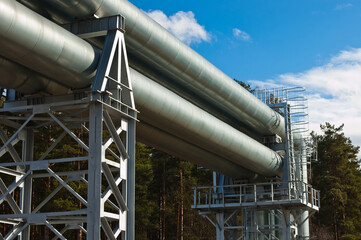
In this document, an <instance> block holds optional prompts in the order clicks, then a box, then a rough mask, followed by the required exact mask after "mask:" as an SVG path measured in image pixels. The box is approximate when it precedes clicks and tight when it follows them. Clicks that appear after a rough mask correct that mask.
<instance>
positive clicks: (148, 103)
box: [0, 61, 281, 177]
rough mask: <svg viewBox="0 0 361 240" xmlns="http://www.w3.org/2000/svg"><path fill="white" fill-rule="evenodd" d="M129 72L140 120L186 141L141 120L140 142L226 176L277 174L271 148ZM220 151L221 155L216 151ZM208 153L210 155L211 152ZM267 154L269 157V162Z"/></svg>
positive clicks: (0, 70) (2, 69)
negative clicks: (251, 173)
mask: <svg viewBox="0 0 361 240" xmlns="http://www.w3.org/2000/svg"><path fill="white" fill-rule="evenodd" d="M9 62H10V61H9ZM10 63H11V62H10ZM6 67H7V66H6V65H0V75H1V76H3V77H6V76H7V75H6V74H4V73H6V71H7V68H6ZM15 67H17V68H15ZM12 69H14V70H15V71H14V72H20V73H21V72H23V69H22V68H21V66H20V65H19V64H15V63H12ZM130 74H131V75H130V77H131V79H132V83H133V88H134V95H135V98H136V101H137V106H138V109H139V110H140V112H141V113H140V114H139V118H140V120H141V121H142V120H145V121H147V122H150V123H151V124H152V125H155V126H158V127H159V128H162V129H163V130H164V131H166V132H173V133H175V134H176V135H177V136H180V137H181V138H183V139H185V140H186V141H184V140H181V139H178V138H177V139H172V138H171V137H169V136H168V135H170V134H169V133H164V132H162V131H161V130H159V129H157V128H155V127H152V128H153V129H150V127H148V129H147V128H146V127H144V125H145V124H143V125H140V129H139V128H138V137H139V138H140V139H141V140H142V141H144V143H146V144H150V143H151V141H154V143H152V146H155V147H158V148H160V149H161V150H167V149H168V150H167V152H169V153H171V154H175V155H176V156H179V157H183V158H185V159H187V160H190V161H192V162H195V163H200V164H202V165H203V166H205V167H209V168H211V169H218V168H219V170H218V171H220V172H224V173H227V175H229V176H236V175H237V173H238V176H240V177H245V176H246V177H250V175H249V174H245V171H244V170H243V168H241V167H240V166H244V167H246V168H249V169H254V170H253V171H256V172H259V173H261V174H263V175H266V176H273V175H277V174H278V173H279V169H280V167H281V160H280V158H279V156H278V155H277V154H276V153H275V152H273V151H271V150H270V149H268V148H267V147H265V146H263V145H262V144H260V143H258V142H257V141H255V140H253V139H251V138H249V137H247V136H246V135H244V134H243V133H241V132H239V131H237V130H236V129H234V128H232V127H231V126H229V125H227V124H226V123H224V122H222V121H221V120H219V119H217V118H215V117H213V116H212V115H210V114H209V113H207V112H205V111H203V110H202V109H200V108H198V107H197V106H195V105H193V104H191V103H189V102H188V101H186V100H184V99H182V98H181V97H179V96H178V95H176V94H175V93H173V92H171V91H170V90H168V89H165V88H164V87H162V86H161V85H159V84H157V83H155V82H153V81H152V80H151V79H149V78H146V77H145V76H143V75H142V74H140V73H138V72H137V71H135V70H134V69H130ZM31 76H36V74H35V73H33V72H32V73H31ZM37 79H39V78H37V77H34V78H33V79H32V80H33V81H34V82H33V83H35V85H37V82H36V80H37ZM0 81H1V83H2V84H1V85H3V84H5V85H7V84H9V81H7V79H5V78H1V79H0ZM145 126H148V125H145ZM144 129H145V130H144ZM143 130H144V132H143ZM187 142H194V144H195V145H198V146H201V147H205V148H206V149H207V148H208V149H210V150H208V151H205V150H202V149H201V147H197V146H195V145H193V144H192V145H191V144H189V143H187ZM172 144H174V145H172ZM172 146H173V147H172ZM183 147H184V148H183ZM179 149H182V150H181V151H180V150H179ZM209 151H210V152H212V153H210V152H209ZM218 151H219V153H220V154H219V155H220V156H223V158H222V157H218V156H217V152H218ZM182 152H183V153H182ZM187 152H188V153H187ZM212 155H214V157H211V156H212ZM224 158H227V159H229V160H231V161H233V162H229V161H228V160H225V159H224ZM205 159H207V160H208V161H205ZM270 159H271V160H272V161H271V162H270V163H269V160H270ZM248 161H249V162H248ZM263 168H267V169H268V170H267V169H263Z"/></svg>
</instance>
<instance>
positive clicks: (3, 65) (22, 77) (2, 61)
mask: <svg viewBox="0 0 361 240" xmlns="http://www.w3.org/2000/svg"><path fill="white" fill-rule="evenodd" d="M0 69H1V70H0V78H1V79H0V87H5V88H8V89H16V90H17V91H19V92H21V93H25V94H32V93H38V92H40V93H46V94H66V93H67V92H68V90H69V88H68V87H64V86H63V85H61V84H59V83H57V82H54V81H51V80H49V79H48V78H47V77H45V76H42V75H40V74H38V73H35V72H33V71H31V70H30V69H28V68H25V67H23V66H20V65H19V64H17V63H15V62H13V61H10V60H8V59H6V58H4V57H2V56H0Z"/></svg>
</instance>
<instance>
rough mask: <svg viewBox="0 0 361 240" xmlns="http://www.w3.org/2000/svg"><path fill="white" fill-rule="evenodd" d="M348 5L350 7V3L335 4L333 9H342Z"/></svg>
mask: <svg viewBox="0 0 361 240" xmlns="http://www.w3.org/2000/svg"><path fill="white" fill-rule="evenodd" d="M349 7H352V4H351V3H343V4H337V5H336V7H335V10H342V9H345V8H349Z"/></svg>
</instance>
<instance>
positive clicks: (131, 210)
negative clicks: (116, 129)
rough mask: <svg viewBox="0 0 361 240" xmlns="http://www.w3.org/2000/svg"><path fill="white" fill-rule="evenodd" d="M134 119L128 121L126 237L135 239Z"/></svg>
mask: <svg viewBox="0 0 361 240" xmlns="http://www.w3.org/2000/svg"><path fill="white" fill-rule="evenodd" d="M135 135H136V123H135V121H132V120H131V121H128V131H127V136H128V141H127V144H128V155H129V158H128V176H127V205H128V212H127V230H126V233H127V239H128V240H130V239H135V141H136V140H135Z"/></svg>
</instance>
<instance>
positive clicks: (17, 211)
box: [0, 178, 21, 214]
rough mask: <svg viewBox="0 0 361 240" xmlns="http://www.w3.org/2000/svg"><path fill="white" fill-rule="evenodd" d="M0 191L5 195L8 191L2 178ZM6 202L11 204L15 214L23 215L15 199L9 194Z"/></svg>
mask: <svg viewBox="0 0 361 240" xmlns="http://www.w3.org/2000/svg"><path fill="white" fill-rule="evenodd" d="M0 191H1V192H2V193H5V192H7V191H8V189H7V187H6V185H5V183H4V182H3V180H2V179H1V178H0ZM5 200H6V201H7V202H8V203H9V205H10V207H11V209H12V210H13V211H14V213H15V214H21V210H20V208H19V206H18V205H17V204H16V202H15V200H14V198H13V197H12V196H11V195H9V194H7V195H6V196H5Z"/></svg>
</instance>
